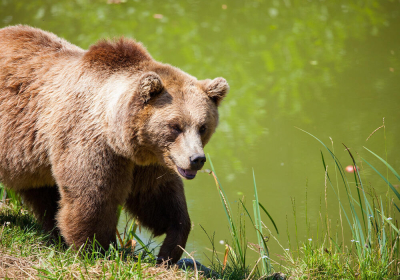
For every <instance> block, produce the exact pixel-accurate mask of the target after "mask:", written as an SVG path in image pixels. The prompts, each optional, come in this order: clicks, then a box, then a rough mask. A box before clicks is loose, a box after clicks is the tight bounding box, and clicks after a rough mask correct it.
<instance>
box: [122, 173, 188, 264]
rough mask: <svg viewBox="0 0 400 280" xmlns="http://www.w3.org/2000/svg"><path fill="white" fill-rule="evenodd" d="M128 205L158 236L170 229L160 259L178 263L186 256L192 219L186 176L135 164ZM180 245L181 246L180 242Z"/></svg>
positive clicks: (126, 207) (128, 208) (129, 209)
mask: <svg viewBox="0 0 400 280" xmlns="http://www.w3.org/2000/svg"><path fill="white" fill-rule="evenodd" d="M125 209H126V210H127V211H129V212H130V213H132V214H133V215H134V216H136V217H137V218H138V220H139V222H140V223H141V224H142V225H143V226H145V227H147V228H149V229H150V230H151V231H152V232H153V234H154V235H155V236H159V235H162V234H164V233H166V234H167V235H166V237H165V240H164V242H163V244H162V246H161V248H160V252H159V254H158V262H159V263H160V262H162V261H167V260H168V261H169V262H170V263H172V264H174V263H176V262H177V261H178V260H179V259H180V258H181V256H182V253H183V251H182V249H181V248H180V247H182V248H185V245H186V241H187V239H188V236H189V232H190V228H191V223H190V218H189V213H188V210H187V205H186V199H185V193H184V189H183V183H182V180H181V179H180V178H179V177H178V176H177V175H176V174H171V171H169V170H167V169H165V168H163V167H160V166H143V167H140V166H138V167H135V170H134V175H133V187H132V192H131V194H130V195H129V197H128V199H127V201H126V203H125ZM178 245H179V246H180V247H179V246H178Z"/></svg>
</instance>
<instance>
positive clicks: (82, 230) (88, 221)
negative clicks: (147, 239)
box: [57, 186, 118, 250]
mask: <svg viewBox="0 0 400 280" xmlns="http://www.w3.org/2000/svg"><path fill="white" fill-rule="evenodd" d="M61 197H62V198H61V201H60V205H61V208H60V211H59V213H58V215H57V221H58V227H59V229H60V232H61V235H62V236H63V237H64V239H65V241H66V243H67V244H68V245H73V246H74V247H75V248H76V249H78V248H79V247H80V246H82V245H84V244H92V242H93V240H96V243H97V242H98V243H99V244H100V245H101V247H102V248H103V249H104V250H107V249H108V248H109V246H110V244H115V243H116V236H115V229H116V226H117V222H118V221H117V207H118V203H117V202H116V201H113V200H112V199H105V198H104V197H102V195H101V193H99V191H96V190H85V191H82V192H79V193H75V192H73V191H71V190H70V189H69V187H67V186H64V187H62V188H61ZM97 245H98V244H97ZM89 248H90V247H89Z"/></svg>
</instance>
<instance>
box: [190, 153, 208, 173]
mask: <svg viewBox="0 0 400 280" xmlns="http://www.w3.org/2000/svg"><path fill="white" fill-rule="evenodd" d="M205 162H206V157H205V155H204V154H194V155H192V156H191V157H190V169H194V170H200V169H201V168H203V165H204V163H205Z"/></svg>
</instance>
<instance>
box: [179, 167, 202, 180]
mask: <svg viewBox="0 0 400 280" xmlns="http://www.w3.org/2000/svg"><path fill="white" fill-rule="evenodd" d="M176 167H177V168H178V172H179V174H180V175H181V176H182V177H184V178H186V179H188V180H192V179H194V177H196V174H197V170H189V169H183V168H180V167H179V166H176Z"/></svg>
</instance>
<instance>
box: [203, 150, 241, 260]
mask: <svg viewBox="0 0 400 280" xmlns="http://www.w3.org/2000/svg"><path fill="white" fill-rule="evenodd" d="M208 158H209V162H210V166H211V170H212V171H213V173H214V175H215V180H216V181H217V183H218V186H217V187H218V190H219V191H218V193H219V195H220V199H221V202H222V205H223V207H224V210H225V214H226V217H227V219H228V222H229V227H230V234H231V236H232V239H233V240H232V241H233V242H234V244H235V247H236V248H237V250H238V253H239V255H240V259H241V264H242V266H245V264H246V256H245V255H244V250H243V249H242V246H241V245H240V237H239V234H238V232H237V230H236V227H235V223H234V221H233V218H232V215H231V213H232V210H231V207H230V203H229V201H228V199H227V196H226V194H225V191H224V189H223V188H222V185H221V183H220V182H219V179H218V177H217V175H216V173H215V169H214V165H213V163H212V160H211V157H210V155H208Z"/></svg>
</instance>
